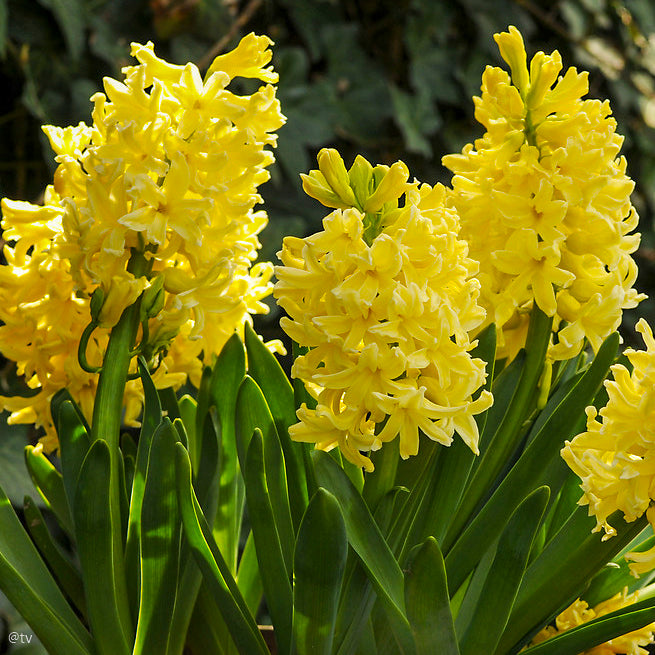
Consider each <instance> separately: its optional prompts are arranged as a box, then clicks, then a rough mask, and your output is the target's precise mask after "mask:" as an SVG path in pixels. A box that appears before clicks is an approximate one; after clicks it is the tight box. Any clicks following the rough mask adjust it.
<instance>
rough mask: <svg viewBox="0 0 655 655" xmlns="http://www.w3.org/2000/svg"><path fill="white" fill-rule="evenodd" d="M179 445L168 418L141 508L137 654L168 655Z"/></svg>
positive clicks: (157, 439)
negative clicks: (155, 654) (176, 448)
mask: <svg viewBox="0 0 655 655" xmlns="http://www.w3.org/2000/svg"><path fill="white" fill-rule="evenodd" d="M176 420H177V419H176ZM178 440H179V436H178V432H177V430H176V429H175V427H174V426H173V425H172V424H171V422H170V420H168V418H165V419H164V420H163V421H162V423H161V424H160V425H159V428H157V430H156V431H155V434H154V435H153V438H152V447H151V448H150V457H149V458H148V471H147V474H146V480H145V489H144V493H143V504H142V507H141V548H140V551H141V602H140V604H139V617H138V622H137V627H136V639H135V643H134V650H133V653H134V655H149V654H150V653H162V655H165V653H166V652H167V648H168V641H169V634H170V630H171V628H172V625H173V624H172V616H173V609H174V607H175V601H176V591H177V571H178V565H179V556H180V534H181V522H180V518H179V513H178V507H177V492H176V484H175V480H176V478H175V475H176V473H175V464H174V459H175V444H176V443H177V442H178Z"/></svg>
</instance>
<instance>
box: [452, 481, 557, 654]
mask: <svg viewBox="0 0 655 655" xmlns="http://www.w3.org/2000/svg"><path fill="white" fill-rule="evenodd" d="M549 494H550V492H549V490H548V487H539V489H537V490H536V491H534V492H532V493H531V494H530V495H529V496H528V497H527V498H526V499H525V500H524V501H523V502H522V503H521V504H520V505H519V506H518V507H517V509H516V510H515V511H514V513H513V514H512V516H511V517H510V519H509V522H508V523H507V526H506V527H505V529H504V530H503V533H502V535H501V537H500V541H499V542H498V548H497V550H496V555H495V557H494V560H493V563H492V565H491V568H490V570H489V573H488V574H487V579H486V580H485V582H484V586H483V587H482V592H481V593H480V597H479V599H478V602H477V604H476V608H475V611H474V612H473V615H472V617H471V621H470V623H469V625H468V627H467V629H466V630H465V632H464V634H463V635H462V637H461V639H460V648H461V651H462V655H475V654H476V653H492V652H493V651H494V649H495V647H496V644H497V643H498V640H499V639H500V636H501V634H502V633H503V630H504V629H505V625H506V624H507V620H508V618H509V616H510V612H511V610H512V606H513V605H514V601H515V599H516V595H517V593H518V590H519V586H520V584H521V580H522V578H523V575H524V572H525V568H526V565H527V562H528V557H529V555H530V551H531V549H532V543H533V541H534V537H535V534H536V533H537V530H538V528H539V525H540V523H541V518H542V516H543V513H544V510H545V509H546V504H547V503H548V496H549Z"/></svg>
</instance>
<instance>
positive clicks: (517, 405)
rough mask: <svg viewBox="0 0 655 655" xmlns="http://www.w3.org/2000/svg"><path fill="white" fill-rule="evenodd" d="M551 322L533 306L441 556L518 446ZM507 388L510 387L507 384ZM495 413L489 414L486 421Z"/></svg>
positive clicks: (540, 367) (548, 340)
mask: <svg viewBox="0 0 655 655" xmlns="http://www.w3.org/2000/svg"><path fill="white" fill-rule="evenodd" d="M552 322H553V319H552V317H549V316H546V315H545V314H544V313H543V312H542V311H541V310H540V309H539V307H537V306H536V305H535V306H534V307H533V309H532V313H531V315H530V327H529V329H528V336H527V338H526V345H525V364H524V366H522V367H521V369H520V370H521V373H520V378H519V381H518V384H517V385H516V387H515V391H514V393H513V395H512V396H511V400H510V401H509V402H508V403H507V404H505V403H504V402H500V403H498V404H497V405H496V402H498V399H496V400H495V402H494V405H495V406H496V408H497V409H496V412H499V413H501V414H502V415H503V416H502V420H501V422H500V425H499V426H498V429H497V430H495V432H494V433H491V432H490V433H489V434H490V435H491V439H487V438H485V439H482V440H481V443H480V456H479V458H478V459H477V461H476V462H475V464H474V468H473V471H472V474H471V477H470V479H469V481H468V483H467V487H466V492H465V493H464V495H463V498H462V501H461V503H460V504H459V506H458V508H457V511H456V512H455V519H454V521H453V524H452V525H451V528H450V529H449V531H448V536H447V538H446V540H445V542H444V552H446V553H448V552H449V551H450V544H452V543H453V542H454V541H455V539H457V537H458V535H459V533H460V532H461V530H462V528H463V527H464V525H466V522H467V521H468V520H469V519H470V517H471V516H472V515H473V513H474V511H475V510H476V508H477V507H478V505H479V503H480V502H481V501H482V500H483V499H484V497H485V496H486V495H487V494H488V493H489V491H490V490H491V488H492V485H493V483H494V482H495V480H496V478H497V477H498V475H499V474H500V473H501V472H502V470H503V469H504V468H505V467H506V466H507V462H508V460H509V459H510V457H511V456H512V454H513V452H514V451H515V449H516V447H517V446H518V443H519V441H520V439H521V437H522V433H521V430H522V426H523V422H524V421H525V419H526V418H527V416H528V414H529V412H530V411H531V409H532V403H533V402H534V401H535V394H536V392H537V391H538V389H537V384H538V382H539V378H540V375H541V371H542V368H543V365H544V359H545V355H546V351H547V349H548V344H549V343H550V335H551V327H552ZM509 386H510V388H512V387H513V385H511V384H510V385H509ZM504 410H505V411H504ZM496 412H493V413H492V412H490V417H491V416H493V415H495V414H496ZM491 425H493V424H491ZM485 437H486V435H485ZM525 495H527V494H523V495H521V496H519V498H524V497H525ZM515 507H516V505H515ZM446 561H448V558H447V557H446ZM446 568H448V566H447V567H446ZM448 581H449V584H450V585H451V589H456V588H457V587H458V586H459V585H458V584H457V582H455V581H453V580H452V577H451V575H450V572H449V575H448ZM460 583H461V581H460Z"/></svg>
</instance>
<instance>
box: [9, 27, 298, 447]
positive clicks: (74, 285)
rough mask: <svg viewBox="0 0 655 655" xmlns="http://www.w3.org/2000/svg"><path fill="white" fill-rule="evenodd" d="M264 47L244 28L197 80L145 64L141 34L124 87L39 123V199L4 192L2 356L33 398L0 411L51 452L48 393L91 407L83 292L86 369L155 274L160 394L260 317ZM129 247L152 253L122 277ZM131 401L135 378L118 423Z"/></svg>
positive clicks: (278, 119) (150, 55) (268, 114)
mask: <svg viewBox="0 0 655 655" xmlns="http://www.w3.org/2000/svg"><path fill="white" fill-rule="evenodd" d="M270 44H271V41H270V39H268V37H258V36H255V35H253V34H251V35H248V36H246V37H244V39H242V41H241V43H240V44H239V45H238V46H237V48H236V49H235V50H234V51H232V52H230V53H226V54H224V55H221V56H220V57H217V58H216V59H215V61H214V62H213V63H212V65H211V68H210V71H209V72H208V74H207V76H206V77H205V78H204V79H203V78H202V77H201V75H200V72H199V71H198V69H197V67H196V66H194V65H193V64H187V65H185V66H177V65H173V64H169V63H168V62H166V61H164V60H163V59H161V58H159V57H157V56H156V55H155V53H154V47H153V45H152V43H148V44H146V45H140V44H133V45H132V55H133V56H134V57H135V58H136V59H137V64H136V65H135V66H128V67H126V68H124V69H123V74H124V77H123V79H122V80H120V81H119V80H113V79H109V78H106V79H105V80H104V85H105V93H98V94H96V95H94V97H93V98H92V101H93V103H94V107H93V112H92V117H93V125H92V126H87V125H84V124H83V123H80V124H79V125H78V126H76V127H66V128H58V127H53V126H46V127H44V131H45V133H46V135H47V136H48V138H49V140H50V143H51V145H52V148H53V150H54V151H55V155H56V156H55V160H56V162H57V164H58V167H57V170H56V172H55V176H54V181H53V185H52V186H51V187H49V188H48V190H47V192H46V195H45V204H44V205H43V206H36V205H32V204H30V203H25V202H16V201H11V200H7V199H5V200H3V202H2V210H3V221H2V227H3V230H4V238H5V240H6V241H7V242H8V245H7V246H6V248H5V255H6V258H7V266H3V267H0V279H1V280H3V285H2V289H0V305H1V306H0V320H1V321H2V322H3V325H2V327H1V328H0V351H2V352H3V354H4V355H5V356H7V357H8V358H10V359H13V360H15V361H16V362H17V364H18V370H19V372H21V373H25V375H26V376H27V378H28V383H29V384H30V386H32V387H33V388H34V389H38V390H39V393H38V395H37V396H36V397H34V398H33V399H31V402H30V403H26V402H23V401H22V400H21V399H3V401H2V404H3V406H4V407H5V408H7V409H10V411H12V416H11V419H10V420H12V421H13V422H35V423H36V424H37V425H41V426H43V427H45V429H46V433H47V439H48V445H50V446H52V445H54V444H55V443H56V437H55V436H54V430H53V426H52V425H51V423H50V416H49V414H50V412H49V409H48V402H49V399H50V398H51V397H52V395H53V394H54V393H55V392H56V391H58V390H59V389H61V388H63V387H67V388H68V389H69V391H70V392H71V394H72V396H73V397H74V398H75V399H76V400H77V401H78V402H79V403H80V404H81V406H82V409H83V412H84V413H85V415H87V417H90V415H91V409H92V404H93V398H94V391H95V379H96V377H97V376H95V375H94V374H90V373H87V372H85V371H83V370H82V369H81V368H80V366H79V365H78V363H77V345H78V343H79V339H80V336H81V334H82V332H83V330H84V328H85V327H86V326H87V325H88V324H89V322H90V321H91V315H90V311H89V301H90V297H91V295H92V293H93V292H94V290H95V289H97V288H100V289H102V291H103V292H104V304H103V306H102V308H101V309H100V311H99V313H98V314H97V316H96V318H97V319H98V323H99V326H98V327H97V328H96V330H95V331H94V332H93V335H92V338H91V339H90V340H89V346H88V349H87V360H88V362H89V364H90V365H92V366H94V365H95V366H97V365H100V364H101V363H102V357H103V352H104V348H105V347H106V343H107V338H108V334H109V330H110V329H111V328H112V327H113V326H114V325H115V324H116V323H117V322H118V320H119V318H120V316H121V315H122V313H123V311H124V310H125V308H126V307H128V306H129V305H131V304H132V303H134V302H135V300H136V299H137V298H138V297H139V295H140V294H141V292H142V291H144V290H145V289H147V288H149V287H150V285H151V283H152V281H154V280H158V284H160V283H161V282H163V285H161V287H160V288H161V289H163V294H164V297H163V299H161V302H160V303H159V305H158V309H159V311H158V312H155V315H151V316H149V325H148V328H149V329H148V332H149V341H148V344H147V348H148V349H149V352H150V353H151V354H153V356H154V355H155V353H156V352H157V351H158V350H159V351H163V352H164V353H165V352H167V353H168V355H167V356H166V357H165V358H164V360H163V361H162V363H161V366H160V368H159V370H158V371H157V373H156V374H155V376H154V379H155V383H156V384H157V385H158V386H159V387H165V386H179V385H180V384H182V383H183V382H184V381H185V380H186V379H187V376H189V377H190V379H191V380H192V382H195V383H197V382H198V381H199V378H200V372H201V370H202V365H203V360H204V361H205V362H206V363H211V361H212V358H213V357H214V356H215V355H216V354H217V353H218V352H220V350H221V348H222V346H223V345H224V343H225V342H226V341H227V339H228V338H229V337H230V336H231V335H232V334H233V333H234V331H235V330H236V331H237V332H238V333H240V334H241V335H242V336H243V330H244V324H245V322H247V321H251V320H252V319H251V316H250V315H251V314H253V313H263V312H266V311H267V306H266V305H265V303H264V302H263V299H264V298H265V297H266V296H267V295H268V294H270V292H271V290H272V283H271V278H272V275H273V266H272V265H271V264H266V263H261V264H257V265H255V266H253V262H254V261H255V260H256V258H257V255H258V250H259V248H260V243H259V240H258V237H257V235H258V234H259V232H261V230H262V229H263V228H264V227H265V226H266V223H267V216H266V213H265V212H264V211H261V210H256V205H257V204H259V203H261V197H260V196H259V194H258V192H257V188H258V186H259V185H260V184H261V183H262V182H264V181H266V180H267V179H268V177H269V173H268V171H267V170H266V169H267V167H268V166H269V165H270V164H271V163H272V162H273V160H274V157H273V154H272V152H271V151H270V148H271V147H273V146H275V144H276V138H277V137H276V135H275V134H274V132H275V130H276V129H278V128H279V127H280V126H281V125H282V124H283V123H284V120H285V119H284V117H283V116H282V114H281V113H280V106H279V102H278V101H277V99H276V97H275V88H274V87H273V86H272V85H271V83H274V82H276V81H277V74H276V73H275V72H274V71H273V70H272V69H271V68H270V67H267V64H268V63H269V61H270V59H271V53H270V50H269V49H268V46H269V45H270ZM237 77H249V78H258V79H260V80H261V81H262V82H263V83H264V84H262V86H261V87H260V88H259V89H258V90H256V91H255V92H254V93H253V94H252V95H243V96H242V95H237V94H236V93H234V92H233V91H231V90H230V89H229V86H230V84H231V82H232V80H233V79H234V78H237ZM134 251H137V252H140V253H143V254H144V255H145V257H146V258H147V260H148V268H149V270H148V271H146V272H145V274H144V275H138V276H135V275H134V273H133V272H132V271H131V270H128V262H129V261H130V258H131V257H132V254H133V252H134ZM141 337H142V334H141V333H139V335H138V338H139V339H140V338H141ZM173 339H175V341H174V342H173V341H172V340H173ZM271 346H272V347H277V348H279V342H276V344H271ZM139 399H140V392H139V391H138V383H130V384H128V389H127V391H126V399H125V406H126V408H127V409H126V412H127V415H126V422H128V423H130V422H134V421H135V420H136V418H137V417H138V413H139V407H140V404H139Z"/></svg>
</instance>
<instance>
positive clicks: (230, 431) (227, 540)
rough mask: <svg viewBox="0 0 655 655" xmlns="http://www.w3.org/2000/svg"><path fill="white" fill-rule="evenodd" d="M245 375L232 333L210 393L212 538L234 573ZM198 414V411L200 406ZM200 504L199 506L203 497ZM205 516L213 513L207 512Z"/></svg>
mask: <svg viewBox="0 0 655 655" xmlns="http://www.w3.org/2000/svg"><path fill="white" fill-rule="evenodd" d="M245 375H246V353H245V350H244V347H243V343H242V342H241V340H240V339H239V337H238V336H237V335H236V334H233V335H232V336H231V337H230V338H229V339H228V340H227V342H226V344H225V346H223V349H222V350H221V353H220V355H219V356H218V359H217V360H216V363H215V364H214V369H213V371H212V376H211V380H210V392H209V393H210V396H211V403H212V404H213V405H215V407H216V412H217V415H218V422H219V424H220V431H219V433H220V457H219V459H220V478H219V488H218V506H217V508H216V510H215V515H216V520H215V521H214V537H215V538H216V543H217V544H218V546H219V548H220V549H221V553H223V555H224V557H225V559H226V561H227V562H228V564H229V565H230V571H232V573H233V574H234V573H235V572H236V566H237V555H238V551H239V534H240V530H241V519H242V515H243V502H244V501H243V480H242V478H241V476H240V474H239V460H238V456H237V443H236V440H237V437H236V425H235V421H236V404H237V395H238V393H239V386H240V385H241V382H242V381H243V378H244V377H245ZM198 411H201V407H200V406H199V407H198ZM201 427H202V426H201ZM248 436H250V435H248ZM200 501H201V504H202V502H203V499H202V497H201V498H200ZM203 507H204V506H203ZM205 511H207V509H205ZM208 516H213V514H209V513H208Z"/></svg>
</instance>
